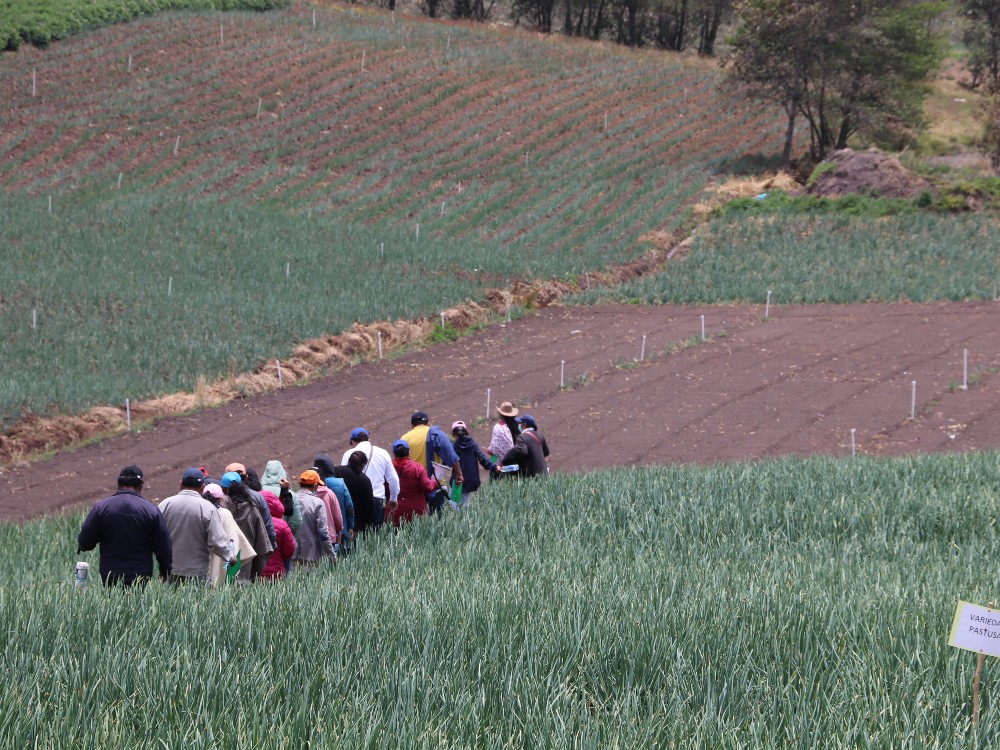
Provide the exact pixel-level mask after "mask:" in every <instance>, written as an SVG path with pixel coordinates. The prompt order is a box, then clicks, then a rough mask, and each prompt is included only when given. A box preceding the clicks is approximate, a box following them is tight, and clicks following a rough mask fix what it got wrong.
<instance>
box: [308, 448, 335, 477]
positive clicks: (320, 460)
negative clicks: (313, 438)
mask: <svg viewBox="0 0 1000 750" xmlns="http://www.w3.org/2000/svg"><path fill="white" fill-rule="evenodd" d="M335 466H336V464H335V463H334V461H333V459H332V458H331V457H330V454H329V453H317V454H316V456H315V457H314V458H313V471H315V472H316V473H317V474H319V478H320V479H326V478H327V477H332V476H333V475H334V473H335V471H334V467H335Z"/></svg>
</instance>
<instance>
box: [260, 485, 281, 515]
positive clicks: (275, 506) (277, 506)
mask: <svg viewBox="0 0 1000 750" xmlns="http://www.w3.org/2000/svg"><path fill="white" fill-rule="evenodd" d="M260 494H261V497H263V498H264V502H266V503H267V509H268V510H269V511H271V517H272V518H281V517H282V516H284V515H285V506H284V505H282V504H281V500H279V499H278V496H277V495H275V494H274V493H273V492H271V490H261V492H260Z"/></svg>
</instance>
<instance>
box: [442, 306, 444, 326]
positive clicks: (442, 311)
mask: <svg viewBox="0 0 1000 750" xmlns="http://www.w3.org/2000/svg"><path fill="white" fill-rule="evenodd" d="M441 327H442V328H444V310H442V311H441Z"/></svg>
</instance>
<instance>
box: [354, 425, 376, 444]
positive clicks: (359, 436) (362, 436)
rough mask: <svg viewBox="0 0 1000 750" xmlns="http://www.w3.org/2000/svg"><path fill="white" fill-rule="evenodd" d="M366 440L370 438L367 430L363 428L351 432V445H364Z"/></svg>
mask: <svg viewBox="0 0 1000 750" xmlns="http://www.w3.org/2000/svg"><path fill="white" fill-rule="evenodd" d="M368 440H371V438H370V437H368V430H366V429H365V428H364V427H355V428H354V429H353V430H351V445H357V444H358V443H364V442H367V441H368Z"/></svg>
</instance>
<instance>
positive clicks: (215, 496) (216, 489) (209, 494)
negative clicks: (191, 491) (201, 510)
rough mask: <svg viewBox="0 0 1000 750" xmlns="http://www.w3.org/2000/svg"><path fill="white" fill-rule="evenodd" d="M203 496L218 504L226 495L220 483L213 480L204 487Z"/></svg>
mask: <svg viewBox="0 0 1000 750" xmlns="http://www.w3.org/2000/svg"><path fill="white" fill-rule="evenodd" d="M201 496H202V497H203V498H205V499H206V500H208V502H210V503H212V504H213V505H218V504H219V503H220V502H222V498H224V497H225V496H226V495H225V493H224V492H223V491H222V487H221V486H220V485H218V484H216V483H215V482H211V483H209V484H206V485H205V486H204V487H203V488H202V490H201Z"/></svg>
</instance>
